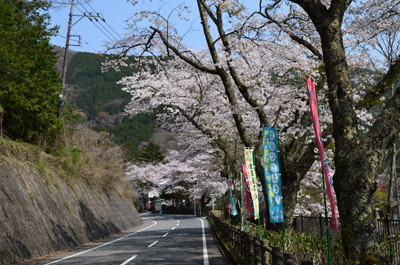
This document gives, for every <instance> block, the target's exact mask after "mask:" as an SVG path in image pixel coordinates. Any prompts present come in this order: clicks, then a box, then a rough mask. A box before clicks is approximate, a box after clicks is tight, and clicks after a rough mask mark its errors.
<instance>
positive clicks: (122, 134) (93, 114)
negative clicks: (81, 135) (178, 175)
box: [74, 102, 168, 152]
mask: <svg viewBox="0 0 400 265" xmlns="http://www.w3.org/2000/svg"><path fill="white" fill-rule="evenodd" d="M74 103H75V104H76V105H77V106H78V107H79V108H81V109H83V110H85V111H87V112H88V114H89V116H91V117H92V118H93V117H96V118H97V117H98V118H100V119H101V120H103V121H105V122H107V123H109V124H111V125H112V126H115V124H114V123H112V122H110V121H109V120H107V119H105V118H103V117H100V116H97V115H96V114H95V113H93V112H92V111H91V110H89V109H88V108H86V107H83V106H82V105H81V104H78V103H77V102H74ZM93 119H94V120H95V121H98V120H97V119H95V118H93ZM101 124H103V123H101ZM103 125H104V124H103ZM107 128H109V127H107ZM113 130H114V131H115V132H116V133H118V134H119V135H121V136H123V137H125V138H127V139H130V140H132V141H134V142H136V143H138V144H139V145H142V146H145V145H144V144H143V143H142V142H140V141H145V140H144V139H141V137H139V136H137V135H136V134H134V133H132V132H130V134H132V135H135V136H136V137H137V138H138V139H139V140H138V139H134V138H131V137H130V136H127V135H126V134H124V133H122V132H120V131H119V130H117V129H114V128H113ZM145 147H146V148H148V149H149V150H151V151H154V152H157V150H155V149H153V148H151V147H150V146H145ZM160 149H162V150H164V151H165V152H167V151H168V149H165V148H163V147H162V146H160Z"/></svg>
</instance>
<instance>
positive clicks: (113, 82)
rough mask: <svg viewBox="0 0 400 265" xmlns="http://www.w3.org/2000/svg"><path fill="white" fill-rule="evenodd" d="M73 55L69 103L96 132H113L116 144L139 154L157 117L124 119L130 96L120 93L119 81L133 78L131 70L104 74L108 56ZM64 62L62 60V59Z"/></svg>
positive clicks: (68, 76)
mask: <svg viewBox="0 0 400 265" xmlns="http://www.w3.org/2000/svg"><path fill="white" fill-rule="evenodd" d="M59 54H60V55H61V54H62V53H61V52H59ZM72 54H73V56H72V57H71V58H69V64H68V70H67V76H66V84H67V86H68V89H67V91H66V95H67V100H68V103H69V104H70V105H71V106H72V107H73V108H74V109H76V110H79V111H82V112H83V113H85V114H86V115H87V117H88V121H89V122H91V123H92V124H93V125H94V129H95V130H97V131H104V130H106V131H108V132H110V133H111V134H113V139H114V141H115V142H116V143H118V144H119V145H125V146H128V147H129V148H130V149H131V150H132V151H133V152H134V153H136V152H137V151H138V150H139V149H140V148H141V147H143V146H144V145H145V143H147V142H148V141H149V140H150V138H151V137H152V136H153V134H154V132H155V129H156V114H155V113H150V114H139V115H137V116H135V117H128V116H125V115H124V113H123V111H124V107H125V106H126V104H127V103H128V102H129V101H130V95H129V94H128V93H126V92H124V91H122V90H121V88H122V86H121V85H118V84H117V81H119V80H120V79H121V78H122V77H124V76H128V75H130V74H131V72H132V69H131V68H121V71H120V72H116V71H114V70H112V69H111V70H109V71H108V72H106V73H102V72H101V63H102V62H104V60H105V56H102V55H99V54H94V53H85V52H78V53H77V52H72ZM61 60H62V56H61V57H60V58H59V61H61ZM133 60H134V58H132V61H131V62H133ZM143 143H144V145H143Z"/></svg>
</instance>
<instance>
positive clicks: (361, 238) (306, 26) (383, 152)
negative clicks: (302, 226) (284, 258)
mask: <svg viewBox="0 0 400 265" xmlns="http://www.w3.org/2000/svg"><path fill="white" fill-rule="evenodd" d="M281 4H285V5H286V7H287V8H285V9H286V10H287V11H288V12H285V11H283V12H277V11H276V10H277V9H276V7H278V6H280V7H281ZM351 4H353V7H354V8H350V5H351ZM279 10H281V11H282V10H283V9H282V8H281V9H279ZM356 10H357V11H356ZM398 10H399V3H398V1H357V2H356V1H354V3H353V1H348V0H332V1H313V0H310V1H308V0H304V1H303V0H302V1H300V0H289V1H286V2H283V1H260V11H259V14H261V15H262V16H263V17H264V18H265V19H266V23H273V24H274V25H275V26H276V27H277V28H279V29H281V30H282V32H285V33H287V34H288V35H289V36H290V37H291V38H292V39H293V40H294V41H296V42H298V43H302V44H303V45H304V46H305V47H308V48H309V49H310V51H314V53H315V55H316V56H318V57H319V59H320V60H321V61H322V62H323V63H324V71H325V74H326V77H327V85H328V89H327V91H326V94H327V96H328V99H329V105H330V110H331V112H332V118H333V138H334V141H335V166H336V172H335V175H334V178H333V179H334V186H335V191H336V194H337V201H338V208H339V213H340V217H341V225H342V238H343V243H344V244H343V245H344V247H345V252H346V255H347V257H348V258H349V260H352V261H358V262H361V263H363V264H364V263H366V262H367V260H371V259H372V257H374V256H377V255H378V254H377V253H378V252H379V251H378V244H377V242H378V237H377V229H376V223H375V212H374V209H373V200H372V194H373V193H374V191H375V190H376V183H375V180H376V176H377V173H378V172H379V170H380V167H381V165H382V162H383V161H384V159H385V158H386V156H387V154H388V151H389V150H390V147H391V145H392V143H393V141H394V140H395V139H396V138H397V136H398V134H399V129H400V128H399V126H398V122H399V121H400V112H399V107H400V92H399V90H397V91H396V93H395V94H394V95H393V96H392V97H388V98H386V99H384V100H382V99H381V97H382V96H383V95H385V92H386V91H387V90H388V89H390V88H391V85H392V83H393V81H394V80H395V79H396V76H397V75H398V74H399V65H400V59H399V57H396V58H394V60H393V61H392V64H390V65H386V70H385V71H384V73H385V74H384V76H383V78H382V79H381V80H380V81H379V82H374V83H372V84H374V86H373V87H372V89H368V87H366V89H367V92H366V93H365V96H364V97H363V100H361V101H360V102H359V103H358V104H357V103H356V101H355V99H354V88H353V87H352V84H351V81H350V66H352V63H358V62H362V60H360V58H372V55H371V54H370V53H368V52H369V51H368V47H373V46H374V45H376V44H377V43H378V39H377V37H378V36H379V35H380V33H382V32H383V31H382V30H388V32H390V33H391V34H392V33H393V34H396V33H395V32H396V31H397V30H398V25H399V20H398ZM350 11H351V12H352V13H350ZM363 12H365V13H364V14H370V16H359V15H360V14H361V15H362V14H363ZM375 12H376V13H375ZM298 19H301V23H298V21H299V20H298ZM345 19H348V20H346V23H345V22H344V21H345ZM351 20H353V21H351ZM354 21H363V23H360V24H359V25H360V26H367V27H365V29H364V30H363V31H362V32H361V33H367V34H368V35H364V34H361V35H360V36H359V37H360V39H362V40H363V41H367V42H365V43H364V45H363V46H362V48H363V49H358V50H346V49H347V48H352V47H360V46H358V44H359V43H357V42H359V39H348V38H346V35H345V34H346V32H350V31H352V32H356V30H354V29H357V28H358V26H357V27H354V28H350V27H348V28H345V26H346V25H354ZM347 22H348V23H349V24H347ZM310 32H314V33H311V34H310ZM371 34H372V35H371ZM350 42H354V43H352V44H351V43H350ZM317 51H320V52H317ZM348 55H349V56H348ZM355 58H358V60H354V59H355ZM373 62H374V64H375V65H379V62H380V61H379V60H376V61H375V60H374V61H373ZM364 69H367V68H366V67H365V68H364ZM377 102H380V103H381V104H383V105H384V108H383V110H382V111H381V112H380V113H379V114H378V115H377V117H376V119H375V120H374V122H373V124H372V126H371V127H370V129H369V130H368V131H367V132H366V133H365V134H362V133H361V131H360V129H359V125H360V122H359V120H360V117H359V115H358V113H357V108H361V107H366V108H369V107H371V105H375V104H376V103H377ZM371 103H372V104H371Z"/></svg>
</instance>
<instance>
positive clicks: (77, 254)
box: [45, 218, 157, 265]
mask: <svg viewBox="0 0 400 265" xmlns="http://www.w3.org/2000/svg"><path fill="white" fill-rule="evenodd" d="M143 219H145V218H143ZM150 221H152V222H154V224H152V225H149V226H147V227H145V228H142V229H140V230H138V231H136V232H133V233H131V234H128V235H126V236H123V237H120V238H118V239H116V240H114V241H110V242H107V243H105V244H102V245H100V246H97V247H94V248H91V249H88V250H85V251H82V252H79V253H76V254H74V255H71V256H68V257H65V258H62V259H59V260H55V261H52V262H50V263H46V264H45V265H50V264H54V263H57V262H60V261H63V260H66V259H69V258H73V257H76V256H79V255H82V254H84V253H87V252H89V251H92V250H95V249H98V248H101V247H104V246H107V245H109V244H112V243H114V242H117V241H119V240H121V239H124V238H126V237H129V236H133V235H134V234H136V233H139V232H142V231H144V230H146V229H149V228H150V227H152V226H155V225H156V224H157V222H156V221H153V220H150Z"/></svg>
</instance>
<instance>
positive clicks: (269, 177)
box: [263, 127, 284, 223]
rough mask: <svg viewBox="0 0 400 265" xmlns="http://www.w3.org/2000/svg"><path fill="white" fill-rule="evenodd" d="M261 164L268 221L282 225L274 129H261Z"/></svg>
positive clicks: (275, 133)
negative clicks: (266, 196)
mask: <svg viewBox="0 0 400 265" xmlns="http://www.w3.org/2000/svg"><path fill="white" fill-rule="evenodd" d="M263 164H264V176H265V185H266V189H267V193H268V206H269V221H270V222H271V223H282V222H283V221H284V220H283V206H282V204H283V203H282V185H281V176H280V175H281V174H280V168H279V154H278V134H277V130H276V128H269V127H264V128H263Z"/></svg>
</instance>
